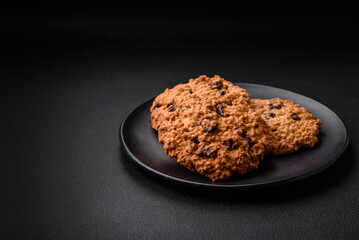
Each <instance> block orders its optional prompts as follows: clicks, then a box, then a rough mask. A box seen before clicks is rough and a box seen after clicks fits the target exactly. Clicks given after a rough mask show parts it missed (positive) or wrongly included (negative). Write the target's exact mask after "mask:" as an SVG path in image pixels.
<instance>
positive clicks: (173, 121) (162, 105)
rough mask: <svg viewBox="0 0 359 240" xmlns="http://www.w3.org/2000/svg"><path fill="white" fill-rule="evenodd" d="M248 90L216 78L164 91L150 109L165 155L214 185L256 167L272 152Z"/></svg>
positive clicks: (270, 141) (270, 138)
mask: <svg viewBox="0 0 359 240" xmlns="http://www.w3.org/2000/svg"><path fill="white" fill-rule="evenodd" d="M249 102H250V95H249V94H248V93H247V91H246V90H245V89H243V88H240V87H239V86H235V85H233V84H232V83H231V82H229V81H226V80H224V79H223V78H221V77H219V76H214V77H213V78H209V77H207V76H200V77H198V78H196V79H190V80H189V83H186V84H178V85H176V86H175V87H174V88H172V89H166V90H165V91H164V92H163V93H162V94H160V95H159V96H157V97H156V99H155V100H154V102H153V104H152V107H151V124H152V127H153V128H154V129H156V130H157V131H158V138H159V142H160V143H163V144H164V149H165V151H166V153H167V155H168V156H169V157H173V158H176V159H177V162H178V163H180V164H181V165H182V166H184V167H186V168H188V169H189V170H191V171H197V172H199V173H200V174H203V175H205V176H207V177H209V178H210V179H211V180H212V181H218V180H224V179H227V178H229V177H230V176H231V175H233V174H234V173H240V174H244V173H246V172H249V171H251V170H254V169H256V168H257V167H258V164H259V161H260V160H261V159H262V158H263V156H264V153H267V152H271V151H272V148H273V147H272V143H273V139H272V136H271V134H270V133H269V129H268V127H267V125H266V124H265V123H264V120H263V119H261V118H260V117H259V116H258V115H257V114H256V112H255V111H254V110H253V109H251V108H250V105H249Z"/></svg>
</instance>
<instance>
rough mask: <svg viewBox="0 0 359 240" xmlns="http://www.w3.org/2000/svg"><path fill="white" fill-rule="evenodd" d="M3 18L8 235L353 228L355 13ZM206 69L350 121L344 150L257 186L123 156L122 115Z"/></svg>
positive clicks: (210, 235) (309, 234) (357, 204)
mask: <svg viewBox="0 0 359 240" xmlns="http://www.w3.org/2000/svg"><path fill="white" fill-rule="evenodd" d="M241 13H243V12H241ZM155 15H157V16H155ZM1 20H2V21H1V33H0V34H1V41H2V44H1V50H2V51H1V67H0V79H1V82H2V86H1V98H2V101H1V102H2V103H1V106H2V109H3V111H2V115H1V116H2V117H1V122H2V124H1V132H2V134H1V143H2V144H1V163H2V166H1V168H0V171H1V174H0V178H1V181H0V186H1V198H0V238H1V239H116V238H118V239H200V238H201V239H240V238H252V239H268V238H273V239H278V238H280V239H288V238H290V239H307V238H312V239H313V238H317V239H328V238H330V239H353V238H355V237H357V236H358V234H359V229H358V223H359V214H358V212H359V200H358V199H359V190H358V187H357V186H358V183H359V173H358V163H357V160H358V148H359V143H358V142H359V139H358V135H359V127H358V123H357V122H358V119H359V112H358V111H357V109H358V103H359V95H358V92H359V87H358V84H357V83H356V82H357V81H358V78H359V68H358V66H359V58H358V56H359V55H358V46H357V42H358V39H357V38H356V37H355V34H354V33H355V31H356V29H357V26H356V24H355V20H356V14H353V12H349V13H346V12H344V13H340V12H339V13H338V12H336V11H333V12H331V13H328V14H327V13H323V12H319V13H318V12H310V13H306V12H304V13H302V12H297V13H295V14H293V13H292V12H287V13H285V14H278V12H274V13H273V14H270V13H267V12H266V14H263V12H260V13H259V14H255V12H254V13H253V12H252V13H251V14H249V15H243V14H238V16H237V17H233V12H232V14H229V15H226V14H222V15H216V14H213V13H212V14H208V15H207V14H203V12H202V15H200V14H195V13H193V14H187V15H184V16H182V15H181V14H178V15H176V16H171V14H167V15H164V16H159V15H158V14H154V15H153V16H152V15H150V14H147V15H143V16H140V15H137V16H136V14H134V15H129V14H127V15H124V16H121V15H119V16H117V15H116V14H114V13H113V12H111V14H110V15H108V16H107V15H106V14H104V13H101V14H100V15H94V14H92V13H91V14H85V15H76V14H74V15H73V14H67V15H64V16H63V15H61V14H60V13H57V14H54V15H52V14H51V13H50V14H44V15H41V14H37V13H34V14H33V15H31V13H28V14H27V15H26V16H22V15H15V16H11V15H6V14H5V15H4V14H3V15H2V17H1ZM200 74H208V75H213V74H219V75H221V76H223V77H224V78H227V79H228V80H231V81H234V82H249V83H258V84H264V85H270V86H276V87H280V88H284V89H288V90H291V91H294V92H298V93H300V94H303V95H305V96H308V97H310V98H313V99H315V100H317V101H319V102H321V103H323V104H324V105H326V106H328V107H329V108H331V109H332V110H333V111H335V112H336V113H337V114H338V115H339V116H340V117H341V118H342V119H343V121H344V122H345V124H346V125H347V128H348V132H349V137H350V144H349V147H348V149H347V151H346V152H345V153H344V154H343V156H342V157H341V158H340V159H338V161H337V162H336V163H335V164H334V165H333V166H331V167H330V168H328V169H327V170H325V171H324V172H322V173H320V174H318V175H315V176H313V177H310V178H308V179H306V180H303V181H300V182H297V183H293V184H288V185H285V186H281V187H275V188H269V189H259V190H252V191H231V192H218V191H209V190H198V189H191V188H188V187H183V186H178V185H176V184H172V183H169V182H166V181H163V180H161V179H158V178H156V177H154V176H152V175H150V174H148V173H146V172H145V171H143V170H142V169H140V168H139V167H137V166H136V165H134V164H133V163H132V162H131V161H130V160H129V159H128V158H127V157H126V156H124V154H123V153H122V150H121V148H120V143H119V139H118V129H119V125H120V122H121V121H122V119H123V118H124V116H125V115H126V114H127V113H128V112H129V111H130V110H132V109H133V108H134V107H135V106H136V105H138V104H140V103H142V102H143V101H144V100H146V99H149V98H150V97H153V96H154V95H156V94H158V93H160V92H162V91H163V90H164V89H165V88H166V87H172V86H174V85H175V84H177V83H180V82H185V81H187V79H188V78H190V77H196V76H198V75H200ZM324 124H325V123H324Z"/></svg>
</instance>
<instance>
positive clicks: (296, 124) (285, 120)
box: [250, 98, 322, 155]
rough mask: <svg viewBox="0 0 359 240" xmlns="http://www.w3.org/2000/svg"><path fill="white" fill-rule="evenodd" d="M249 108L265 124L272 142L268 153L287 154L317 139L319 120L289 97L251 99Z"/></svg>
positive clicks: (310, 144)
mask: <svg viewBox="0 0 359 240" xmlns="http://www.w3.org/2000/svg"><path fill="white" fill-rule="evenodd" d="M250 106H251V108H252V109H253V110H254V111H255V112H256V113H257V114H258V115H259V116H261V117H262V119H263V120H264V121H265V122H266V123H267V125H268V127H269V129H270V131H271V133H272V135H273V137H274V139H275V144H274V146H275V147H273V148H272V152H271V153H272V154H276V155H279V154H287V153H292V152H295V151H297V150H298V149H300V148H310V147H313V146H314V145H315V144H316V143H317V142H318V137H317V136H318V134H319V131H320V127H321V124H322V122H321V121H320V120H319V119H316V117H315V116H314V115H313V114H312V113H311V112H310V111H309V110H307V109H306V108H304V107H301V106H300V105H298V104H295V103H294V102H292V101H290V100H283V99H280V98H274V99H266V100H262V99H251V101H250Z"/></svg>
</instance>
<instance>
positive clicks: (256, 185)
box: [119, 82, 349, 189]
mask: <svg viewBox="0 0 359 240" xmlns="http://www.w3.org/2000/svg"><path fill="white" fill-rule="evenodd" d="M233 84H235V85H237V86H238V85H241V84H245V85H252V86H260V87H266V88H272V89H277V90H281V91H286V92H289V93H295V94H297V95H300V96H301V97H305V98H308V99H310V100H312V101H315V102H316V103H318V104H320V105H322V106H324V107H325V108H326V109H328V110H329V111H330V112H331V113H332V114H333V115H334V116H335V117H336V118H338V120H339V121H340V122H341V123H342V124H343V127H344V131H345V143H344V145H343V147H342V149H341V150H340V151H339V152H338V154H337V155H336V156H335V157H334V158H332V159H331V161H329V162H327V163H326V164H324V165H323V166H321V167H319V168H317V169H315V170H313V171H310V172H308V173H306V174H302V175H299V176H294V177H289V178H285V179H281V180H275V179H274V180H270V181H264V182H260V183H246V184H230V185H228V184H227V185H226V184H223V185H222V184H221V185H218V184H215V183H201V182H194V181H189V180H185V179H182V178H177V177H173V176H170V175H167V174H164V173H162V172H160V171H157V170H156V169H153V168H151V167H150V166H148V165H146V164H144V163H143V162H142V161H140V160H139V159H138V158H137V157H136V156H135V155H133V153H132V152H131V151H130V150H129V149H128V146H127V145H126V143H125V140H124V136H123V128H124V124H125V122H126V120H127V119H128V118H129V116H131V115H132V114H133V112H134V111H136V110H137V109H138V108H139V107H140V106H142V105H143V104H145V103H147V102H148V101H150V100H152V99H154V98H155V97H156V96H154V97H151V98H148V99H147V100H145V101H143V102H142V103H140V104H138V105H136V106H135V107H134V108H133V109H132V110H131V111H130V112H129V113H127V114H126V116H125V117H124V118H123V120H122V122H121V125H120V128H119V137H120V143H121V147H122V148H123V149H124V150H125V153H126V154H127V155H128V156H129V157H130V158H131V160H132V161H133V162H134V163H136V164H137V165H138V166H140V167H141V168H142V169H145V170H147V171H148V172H149V173H151V174H152V175H156V176H158V177H161V178H162V179H166V180H169V181H171V182H174V183H179V184H181V185H187V186H189V185H190V186H195V187H202V188H203V187H205V188H208V189H249V188H261V187H269V186H275V185H282V184H286V183H290V182H295V181H299V180H301V179H304V178H308V177H310V176H313V175H315V174H317V173H319V172H322V171H324V170H325V169H327V168H328V167H330V166H331V165H332V164H333V163H334V162H336V160H337V159H338V158H339V157H340V156H341V155H342V154H343V153H344V151H345V150H346V149H347V147H348V145H349V135H348V131H347V126H346V125H345V123H344V121H343V120H342V119H341V118H340V117H339V116H338V114H336V113H335V112H334V111H333V110H331V109H330V108H329V107H327V106H326V105H324V104H322V103H320V102H318V101H316V100H314V99H312V98H310V97H307V96H304V95H302V94H300V93H296V92H293V91H290V90H286V89H283V88H278V87H273V86H268V85H263V84H256V83H238V82H234V83H233ZM221 183H223V182H221Z"/></svg>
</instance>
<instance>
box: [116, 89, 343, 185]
mask: <svg viewBox="0 0 359 240" xmlns="http://www.w3.org/2000/svg"><path fill="white" fill-rule="evenodd" d="M238 85H239V86H241V87H242V88H245V89H247V91H248V92H249V93H250V94H251V97H252V98H262V99H267V98H276V97H279V98H283V99H289V100H292V101H294V102H296V103H298V104H300V105H301V106H303V107H305V108H307V109H309V110H310V111H311V112H312V113H313V114H314V115H315V116H316V117H317V118H319V119H321V120H322V122H323V125H322V129H321V133H320V135H319V142H318V143H317V144H316V146H315V147H314V148H311V149H303V150H300V151H298V152H296V153H292V154H288V155H283V156H265V158H264V159H263V160H262V162H261V164H260V165H259V168H258V170H255V171H253V172H250V173H247V174H245V175H234V176H232V177H231V178H230V179H228V180H226V181H223V182H215V183H212V182H211V180H209V179H208V178H206V177H204V176H202V175H200V174H198V173H193V172H190V171H188V170H187V169H186V168H184V167H182V166H180V165H179V164H178V163H177V162H176V160H175V159H171V158H169V157H168V156H167V155H166V153H165V151H164V149H163V145H162V144H160V143H158V140H157V135H156V133H155V131H154V130H153V129H152V128H151V123H150V107H151V104H152V101H153V98H152V99H149V100H148V101H146V102H144V103H142V104H141V105H139V106H138V107H136V108H135V109H134V110H133V111H132V112H130V113H129V114H128V115H127V116H126V117H125V119H124V120H123V122H122V125H121V128H120V138H121V143H122V147H123V149H124V150H125V151H126V153H127V154H128V155H129V156H130V158H131V159H132V160H133V161H134V162H135V163H137V164H138V165H139V166H141V167H143V168H144V169H146V170H148V171H149V172H151V173H154V174H155V175H158V176H160V177H163V178H165V179H167V180H170V181H174V182H178V183H183V184H190V185H196V186H200V187H207V188H252V187H262V186H269V185H275V184H282V183H286V182H290V181H294V180H299V179H302V178H305V177H308V176H311V175H313V174H315V173H318V172H320V171H322V170H324V169H325V168H327V167H328V166H330V165H331V164H332V163H333V162H334V161H335V160H336V159H337V158H338V157H339V156H340V155H341V154H342V153H343V151H344V150H345V148H346V146H347V145H348V141H349V140H348V135H347V131H346V128H345V126H344V124H343V122H342V121H341V119H340V118H339V117H338V116H337V115H336V114H335V113H334V112H333V111H331V110H330V109H329V108H327V107H326V106H324V105H323V104H321V103H319V102H317V101H315V100H313V99H310V98H308V97H305V96H303V95H300V94H297V93H294V92H290V91H287V90H283V89H279V88H274V87H269V86H264V85H257V84H249V83H241V84H238Z"/></svg>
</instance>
